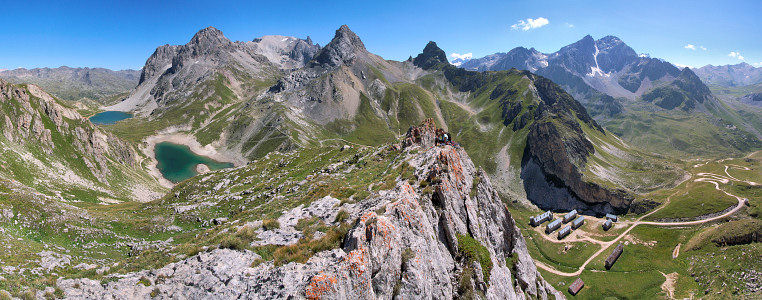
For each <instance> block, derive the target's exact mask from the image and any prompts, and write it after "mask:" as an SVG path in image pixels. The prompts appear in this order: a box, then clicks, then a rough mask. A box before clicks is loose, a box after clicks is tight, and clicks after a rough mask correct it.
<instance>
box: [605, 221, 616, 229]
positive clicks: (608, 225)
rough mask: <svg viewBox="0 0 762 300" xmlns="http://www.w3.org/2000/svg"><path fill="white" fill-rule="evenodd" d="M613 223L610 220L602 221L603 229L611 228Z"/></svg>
mask: <svg viewBox="0 0 762 300" xmlns="http://www.w3.org/2000/svg"><path fill="white" fill-rule="evenodd" d="M613 224H614V223H613V222H611V220H606V222H603V230H606V231H608V230H609V229H611V225H613Z"/></svg>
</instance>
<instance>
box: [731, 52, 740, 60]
mask: <svg viewBox="0 0 762 300" xmlns="http://www.w3.org/2000/svg"><path fill="white" fill-rule="evenodd" d="M728 56H730V57H735V58H738V60H743V59H744V57H743V55H741V53H738V51H732V52H730V54H728Z"/></svg>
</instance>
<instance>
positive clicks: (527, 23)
mask: <svg viewBox="0 0 762 300" xmlns="http://www.w3.org/2000/svg"><path fill="white" fill-rule="evenodd" d="M548 23H550V22H549V21H548V19H546V18H543V17H539V18H537V19H532V18H529V19H526V20H519V22H518V23H516V24H513V25H511V29H512V30H519V29H521V30H523V31H527V30H529V29H535V28H540V27H542V26H545V25H548Z"/></svg>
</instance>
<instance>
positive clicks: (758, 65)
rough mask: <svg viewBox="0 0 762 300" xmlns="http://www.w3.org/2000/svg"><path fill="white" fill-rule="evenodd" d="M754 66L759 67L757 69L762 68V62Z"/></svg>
mask: <svg viewBox="0 0 762 300" xmlns="http://www.w3.org/2000/svg"><path fill="white" fill-rule="evenodd" d="M752 65H753V66H755V67H757V68H762V61H761V62H758V63H753V64H752Z"/></svg>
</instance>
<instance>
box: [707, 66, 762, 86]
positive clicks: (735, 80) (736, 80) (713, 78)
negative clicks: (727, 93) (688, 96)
mask: <svg viewBox="0 0 762 300" xmlns="http://www.w3.org/2000/svg"><path fill="white" fill-rule="evenodd" d="M693 72H695V73H696V75H698V76H699V77H700V78H701V80H702V81H704V82H705V83H706V84H714V85H719V86H724V87H737V86H745V85H752V84H757V83H762V68H755V67H753V66H752V65H750V64H747V63H740V64H736V65H725V66H713V65H706V66H703V67H701V68H696V69H693Z"/></svg>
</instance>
